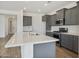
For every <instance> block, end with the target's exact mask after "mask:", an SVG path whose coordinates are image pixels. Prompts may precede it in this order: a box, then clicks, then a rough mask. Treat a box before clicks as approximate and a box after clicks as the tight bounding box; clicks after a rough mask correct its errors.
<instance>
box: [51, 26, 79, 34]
mask: <svg viewBox="0 0 79 59" xmlns="http://www.w3.org/2000/svg"><path fill="white" fill-rule="evenodd" d="M59 28H68V32H72V33H74V32H76V33H78V32H79V25H68V26H52V27H51V31H58V30H59Z"/></svg>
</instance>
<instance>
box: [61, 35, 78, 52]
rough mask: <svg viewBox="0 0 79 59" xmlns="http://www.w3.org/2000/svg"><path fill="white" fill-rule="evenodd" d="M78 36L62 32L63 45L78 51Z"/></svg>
mask: <svg viewBox="0 0 79 59" xmlns="http://www.w3.org/2000/svg"><path fill="white" fill-rule="evenodd" d="M78 42H79V40H78V36H74V35H66V34H61V46H63V47H65V48H67V49H70V50H72V51H74V52H77V53H78Z"/></svg>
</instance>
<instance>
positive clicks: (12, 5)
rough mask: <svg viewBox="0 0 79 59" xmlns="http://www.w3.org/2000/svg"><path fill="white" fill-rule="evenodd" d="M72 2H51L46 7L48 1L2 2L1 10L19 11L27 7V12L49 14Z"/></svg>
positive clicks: (0, 3)
mask: <svg viewBox="0 0 79 59" xmlns="http://www.w3.org/2000/svg"><path fill="white" fill-rule="evenodd" d="M72 2H73V1H51V2H50V3H48V5H47V6H45V5H44V4H46V3H47V1H0V9H5V10H13V11H18V10H21V9H23V8H24V7H25V8H26V10H25V11H26V12H36V13H37V12H38V10H39V9H40V10H41V11H40V13H49V12H51V11H54V10H56V9H58V8H60V7H63V6H66V5H68V4H70V3H72Z"/></svg>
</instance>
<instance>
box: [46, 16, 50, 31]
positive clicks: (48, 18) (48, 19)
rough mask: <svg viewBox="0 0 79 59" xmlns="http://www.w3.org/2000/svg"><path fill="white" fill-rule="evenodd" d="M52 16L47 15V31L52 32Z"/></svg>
mask: <svg viewBox="0 0 79 59" xmlns="http://www.w3.org/2000/svg"><path fill="white" fill-rule="evenodd" d="M50 22H51V20H50V15H46V30H51V23H50Z"/></svg>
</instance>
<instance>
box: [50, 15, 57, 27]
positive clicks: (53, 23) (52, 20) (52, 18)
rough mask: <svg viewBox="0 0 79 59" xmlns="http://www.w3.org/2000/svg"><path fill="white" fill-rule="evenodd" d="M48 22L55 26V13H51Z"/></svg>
mask: <svg viewBox="0 0 79 59" xmlns="http://www.w3.org/2000/svg"><path fill="white" fill-rule="evenodd" d="M50 24H51V26H56V14H54V15H51V17H50Z"/></svg>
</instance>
